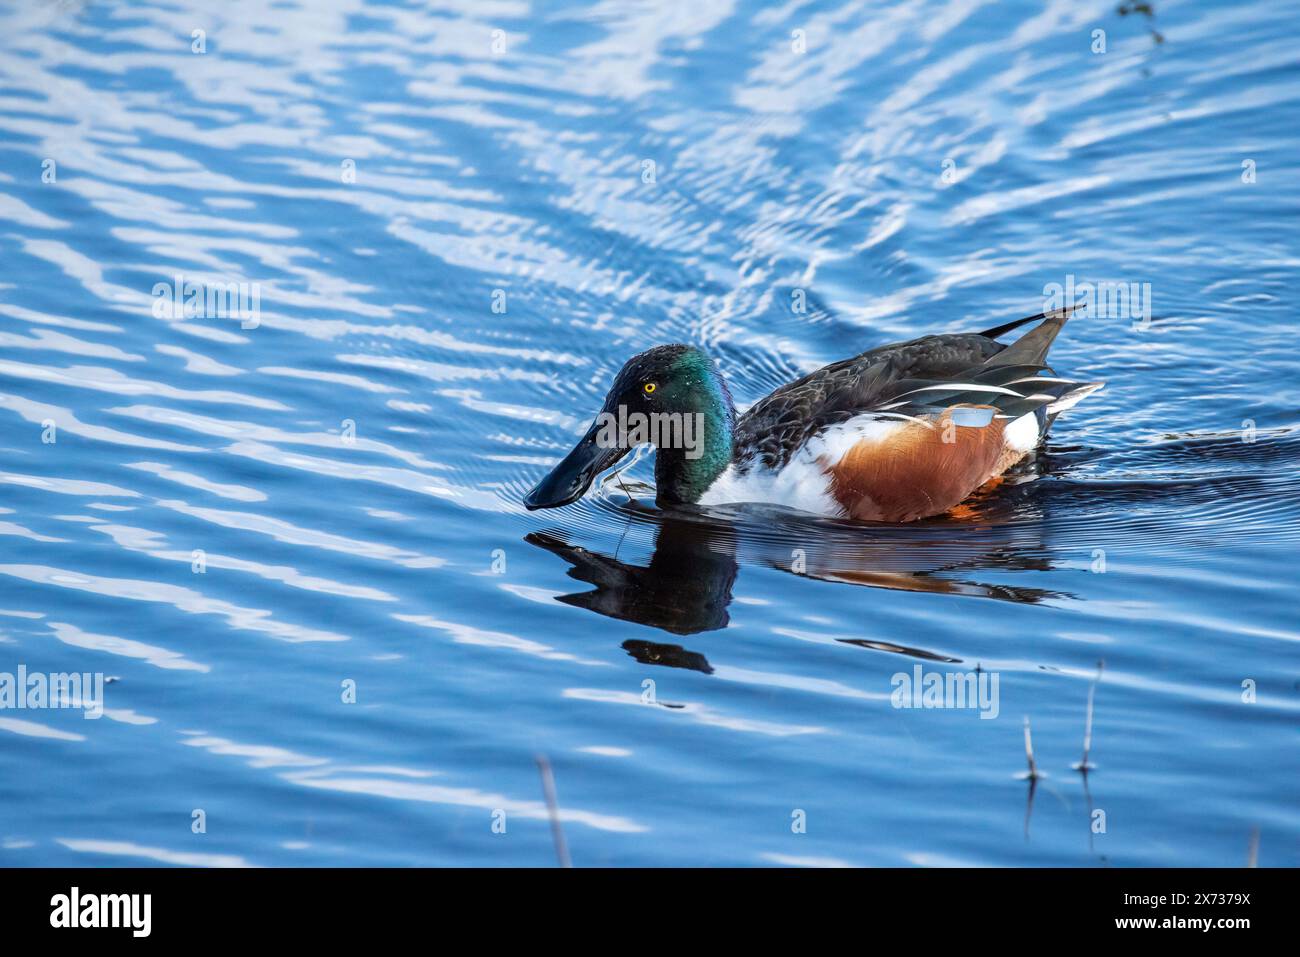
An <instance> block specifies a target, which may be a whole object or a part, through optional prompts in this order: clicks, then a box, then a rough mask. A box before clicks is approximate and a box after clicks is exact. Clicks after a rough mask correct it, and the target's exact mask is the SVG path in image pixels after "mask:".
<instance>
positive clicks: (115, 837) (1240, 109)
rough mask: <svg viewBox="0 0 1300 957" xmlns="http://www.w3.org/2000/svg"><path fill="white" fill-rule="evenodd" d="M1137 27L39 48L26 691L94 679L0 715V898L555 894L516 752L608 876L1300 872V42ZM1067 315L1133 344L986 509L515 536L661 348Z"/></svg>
mask: <svg viewBox="0 0 1300 957" xmlns="http://www.w3.org/2000/svg"><path fill="white" fill-rule="evenodd" d="M1154 6H1155V11H1154V14H1153V15H1150V16H1148V15H1144V14H1142V13H1141V12H1134V13H1129V14H1121V12H1119V11H1118V10H1117V9H1116V5H1115V4H1114V3H1113V2H1075V0H1068V2H1067V0H1053V2H1049V3H1046V4H1039V3H1019V2H1011V3H1006V2H1004V3H993V2H982V0H947V2H938V0H924V2H915V3H887V4H886V3H846V2H840V0H795V2H792V3H787V4H767V5H758V4H740V3H730V2H721V0H719V2H706V3H687V4H670V5H667V6H665V5H663V4H658V3H638V2H623V0H618V2H607V3H599V4H594V5H589V6H585V7H584V6H583V5H574V4H557V3H536V4H534V3H529V2H527V0H503V2H497V3H491V4H477V3H463V4H456V3H433V4H427V5H425V4H420V5H414V4H404V3H385V2H378V0H338V2H334V0H330V2H306V0H302V2H297V0H284V2H278V3H275V4H269V3H261V2H249V3H243V2H240V3H227V4H205V3H197V2H191V0H176V2H172V3H168V4H166V5H159V4H154V3H149V2H144V3H132V4H126V3H117V2H106V3H90V2H85V3H82V2H46V0H42V2H30V3H17V2H15V3H6V4H5V5H4V7H3V9H2V10H0V262H2V263H3V268H2V269H0V671H4V672H15V671H16V670H17V668H18V667H19V666H20V665H22V666H25V667H26V668H27V669H28V671H30V672H60V671H91V672H103V673H105V674H106V675H108V676H109V678H110V679H111V680H110V683H109V684H108V685H107V686H106V690H105V704H106V712H105V715H104V717H103V718H101V719H100V720H97V721H94V720H85V719H83V718H82V717H81V715H80V713H79V712H77V711H74V710H43V711H35V710H29V711H21V712H19V711H0V864H5V865H33V864H56V865H57V864H172V865H181V866H184V865H216V866H227V865H234V866H241V865H292V864H304V865H316V864H355V865H411V864H473V865H483V864H488V865H493V864H503V865H504V864H531V865H549V864H551V863H553V862H554V856H553V851H552V846H551V835H550V830H549V827H548V824H547V810H546V805H545V803H544V801H543V798H542V791H541V787H540V783H539V780H538V776H537V769H536V765H535V763H534V755H535V754H538V753H543V754H546V755H547V756H548V757H549V759H550V761H551V763H552V765H553V766H554V769H555V775H556V781H557V786H558V792H559V799H560V805H561V815H562V819H563V824H564V828H565V833H566V836H567V839H568V844H569V847H570V849H571V851H572V856H573V858H574V860H575V862H576V863H577V864H579V865H602V864H638V863H640V864H664V865H673V864H732V865H735V864H739V865H762V864H814V865H819V864H837V863H844V864H853V865H935V864H940V865H942V864H976V865H1024V864H1035V865H1038V864H1043V865H1100V864H1115V865H1139V864H1147V865H1151V864H1154V865H1172V864H1187V865H1233V866H1235V865H1238V864H1242V863H1244V862H1245V860H1246V855H1247V848H1248V846H1249V845H1250V841H1251V834H1252V832H1253V831H1256V830H1258V832H1259V834H1260V841H1259V847H1260V851H1259V859H1260V863H1262V864H1266V865H1291V866H1294V865H1297V864H1300V815H1298V814H1297V809H1296V785H1297V781H1300V776H1297V772H1298V771H1300V762H1298V761H1297V747H1296V745H1297V739H1296V725H1297V718H1298V717H1300V697H1298V695H1300V691H1298V688H1300V684H1298V679H1300V669H1298V668H1297V652H1296V648H1297V645H1296V641H1297V639H1298V638H1300V632H1298V631H1297V628H1296V620H1297V618H1296V613H1295V588H1296V584H1297V572H1296V554H1297V546H1298V545H1300V531H1298V530H1300V433H1298V432H1297V431H1296V429H1297V425H1300V392H1298V391H1297V389H1298V387H1300V360H1297V356H1296V351H1295V347H1294V342H1295V329H1296V319H1295V306H1294V303H1293V302H1292V300H1293V298H1294V288H1295V277H1296V274H1297V266H1300V244H1298V243H1297V238H1296V237H1297V234H1296V221H1297V214H1300V179H1298V177H1300V171H1298V170H1297V165H1296V156H1297V155H1300V124H1297V122H1296V120H1297V116H1300V63H1298V58H1297V50H1300V23H1298V22H1297V17H1296V11H1295V9H1294V6H1293V5H1289V4H1286V3H1267V2H1264V3H1252V4H1237V3H1229V2H1224V0H1214V2H1208V3H1190V2H1164V0H1158V2H1157V3H1156V4H1155V5H1154ZM1098 30H1101V31H1104V39H1105V51H1104V52H1094V47H1095V46H1096V42H1097V41H1096V36H1097V35H1096V33H1095V31H1098ZM196 31H202V32H201V33H196ZM794 31H802V33H801V34H799V36H800V37H802V39H803V42H804V43H805V44H806V49H805V50H804V51H803V52H798V51H796V50H795V49H794V48H793V47H792V44H793V43H795V39H794V38H793V33H794ZM199 48H201V49H199ZM650 170H653V176H650V175H649V171H650ZM1067 277H1074V279H1073V281H1076V282H1088V281H1092V282H1095V281H1101V280H1117V281H1124V282H1136V283H1149V284H1150V304H1151V314H1150V317H1149V318H1150V322H1149V323H1142V322H1139V323H1135V322H1133V321H1131V320H1130V319H1128V318H1116V317H1111V318H1097V319H1083V320H1077V321H1076V322H1074V323H1072V324H1071V326H1070V327H1069V328H1068V330H1067V333H1066V335H1065V336H1064V337H1063V338H1062V339H1061V341H1060V344H1059V345H1058V347H1057V349H1056V352H1055V353H1054V358H1055V360H1056V361H1057V363H1058V364H1059V366H1060V368H1061V369H1062V370H1063V371H1068V372H1069V373H1070V374H1072V375H1073V376H1075V377H1076V378H1080V379H1104V380H1106V381H1107V382H1108V387H1107V389H1106V390H1105V391H1104V392H1102V393H1100V394H1098V395H1096V396H1094V397H1092V398H1090V399H1088V400H1087V401H1086V402H1085V403H1084V404H1083V405H1081V406H1080V407H1079V408H1078V409H1076V410H1075V411H1074V412H1073V413H1070V414H1067V415H1066V416H1065V417H1063V418H1062V419H1061V420H1060V421H1059V422H1058V424H1057V427H1056V430H1055V434H1054V436H1053V439H1052V442H1051V444H1050V445H1049V447H1048V449H1047V451H1046V453H1045V454H1044V456H1043V457H1042V459H1041V460H1040V461H1039V462H1038V463H1037V464H1036V465H1035V467H1034V469H1033V470H1032V471H1029V472H1026V474H1024V475H1022V476H1020V478H1021V479H1022V480H1021V481H1018V482H1017V483H1014V484H1007V485H1005V486H1003V487H1002V488H1000V489H998V490H996V491H995V492H993V493H992V494H990V495H987V496H985V497H983V498H981V499H979V500H978V501H976V502H974V503H973V504H972V505H971V506H970V507H969V508H968V509H965V510H963V512H962V513H961V514H960V515H959V516H955V517H952V518H944V519H935V520H929V521H925V522H920V523H917V524H915V525H911V526H906V527H879V526H864V525H853V524H851V523H844V522H834V521H828V520H821V519H811V518H808V517H801V516H798V515H795V514H791V513H788V512H781V511H779V510H774V509H764V508H756V507H730V508H718V509H712V510H707V511H699V512H690V513H683V514H672V515H666V514H664V513H662V512H661V511H660V510H658V509H657V508H655V507H654V506H653V504H652V502H653V493H652V491H651V481H652V468H651V458H650V457H649V456H647V455H642V456H639V457H637V458H636V459H635V461H633V462H632V463H631V464H630V466H629V467H628V468H626V469H625V470H623V472H622V473H621V475H620V476H618V477H617V478H611V479H609V480H607V481H605V482H604V483H603V484H602V485H601V486H600V487H599V488H598V489H596V490H594V491H593V492H592V493H591V494H590V495H589V496H588V497H587V498H586V499H584V500H582V501H581V502H579V503H578V504H576V505H574V506H573V507H571V508H568V509H565V510H558V511H551V512H542V513H533V514H529V513H526V512H525V511H524V510H523V508H522V505H521V498H522V495H523V493H524V492H525V491H526V490H527V489H528V487H529V486H530V485H531V484H532V483H533V482H534V481H536V479H537V478H538V477H539V476H540V475H541V474H542V473H543V472H544V471H545V470H546V469H547V468H548V467H549V466H550V465H551V464H553V463H554V462H555V461H556V459H557V457H558V456H559V455H561V454H563V452H564V451H565V450H566V448H567V447H568V445H569V444H570V443H571V442H572V441H573V439H574V438H575V436H576V435H577V434H578V433H579V432H580V430H581V429H582V428H584V427H585V425H586V423H587V422H588V421H589V419H590V416H591V415H592V414H594V412H595V411H596V410H597V408H598V404H599V402H600V400H601V398H602V396H603V394H604V390H605V388H606V386H607V385H608V383H609V381H610V380H611V378H612V376H613V374H614V373H615V372H616V371H617V369H618V368H619V366H620V365H621V364H622V362H623V361H624V359H626V358H627V357H628V356H629V355H631V354H632V353H634V352H637V351H640V350H642V349H644V348H647V347H649V346H650V345H653V344H657V343H662V342H671V341H684V342H690V343H694V344H696V345H699V346H702V347H704V348H706V349H708V350H709V351H710V352H711V353H712V354H713V355H715V356H716V357H717V358H718V360H719V362H720V364H721V367H722V369H723V370H724V372H725V374H726V376H727V378H728V380H729V382H730V384H731V389H732V391H733V393H734V395H735V397H736V399H737V401H738V402H739V403H741V404H742V405H744V404H748V403H751V402H753V401H755V400H756V399H758V398H760V397H762V396H763V395H764V394H765V393H766V392H767V391H769V390H770V389H772V388H773V387H775V386H777V385H779V384H781V383H783V382H785V381H788V380H790V379H791V378H794V377H796V376H798V375H801V374H803V373H805V372H807V371H811V370H812V369H815V368H817V367H818V366H820V365H822V364H824V363H827V362H830V361H833V360H836V359H839V358H842V357H844V356H846V355H850V354H854V353H856V352H859V351H861V350H863V349H865V348H868V347H870V346H873V345H877V344H880V343H883V342H887V341H890V340H893V339H900V338H909V337H912V336H916V335H921V334H923V333H928V332H938V331H958V330H968V331H969V330H975V329H980V328H985V327H987V326H991V325H994V324H997V323H999V322H1002V321H1005V320H1007V319H1010V318H1014V317H1016V316H1020V315H1026V314H1029V313H1031V312H1034V311H1037V310H1038V308H1039V307H1040V305H1041V303H1042V296H1043V291H1044V287H1045V286H1046V285H1047V284H1049V283H1066V282H1067ZM186 282H192V283H197V284H200V286H204V287H211V286H215V284H218V283H248V284H256V289H257V291H258V296H259V301H258V313H257V316H256V319H255V321H246V322H241V321H239V318H238V317H221V316H216V315H208V314H202V315H195V316H188V317H187V316H185V315H183V314H182V315H180V316H171V315H168V314H165V310H160V309H159V308H158V303H159V301H160V295H158V294H157V287H158V285H159V284H163V285H164V286H167V284H173V285H174V284H178V283H179V284H180V285H181V287H182V289H183V287H184V284H185V283H186ZM249 288H250V289H251V288H253V287H252V286H250V287H249ZM796 291H802V292H801V295H802V296H803V297H804V300H805V301H806V308H805V309H803V310H802V311H801V310H799V309H796V308H794V304H795V301H796V295H795V294H796ZM1289 302H1290V303H1291V304H1290V305H1288V303H1289ZM160 312H161V313H164V314H160ZM1099 660H1104V662H1105V666H1104V671H1103V672H1102V679H1101V683H1100V685H1099V686H1098V689H1097V692H1096V712H1095V719H1094V721H1095V727H1094V736H1093V750H1092V760H1093V761H1094V762H1095V764H1096V765H1097V767H1096V769H1095V771H1094V772H1093V773H1092V774H1091V775H1089V777H1088V780H1087V782H1086V784H1087V791H1086V792H1085V787H1084V785H1085V782H1084V781H1083V780H1082V779H1081V778H1080V776H1079V775H1078V774H1077V773H1076V772H1075V771H1073V770H1071V764H1072V763H1073V762H1075V761H1077V760H1079V757H1080V752H1081V746H1082V737H1083V727H1084V710H1085V701H1086V699H1087V694H1088V688H1089V685H1090V683H1091V682H1092V681H1093V680H1094V677H1095V675H1096V673H1097V663H1098V661H1099ZM917 667H920V668H922V669H923V670H925V671H937V672H951V671H961V672H966V671H974V670H976V669H979V672H980V673H982V674H996V675H997V676H998V678H999V713H998V716H997V718H996V719H993V720H982V719H981V718H980V716H979V714H978V712H976V711H974V710H955V709H948V710H904V709H897V708H894V707H893V706H892V705H891V701H890V692H891V691H892V689H893V684H892V677H893V676H894V675H895V674H896V673H898V672H905V673H907V674H909V675H910V674H912V673H913V669H914V668H917ZM1243 688H1247V689H1253V694H1245V693H1244V692H1243ZM352 695H354V696H355V700H350V698H351V697H352ZM1026 717H1027V718H1029V720H1030V721H1031V723H1032V728H1033V736H1034V743H1035V748H1036V751H1037V757H1038V761H1039V764H1040V766H1041V767H1042V768H1043V770H1045V771H1046V773H1047V777H1046V778H1045V779H1044V781H1043V782H1041V785H1040V787H1038V788H1037V790H1036V794H1035V795H1034V796H1033V802H1032V804H1031V803H1030V802H1029V798H1030V795H1029V794H1028V793H1027V787H1026V783H1025V781H1024V780H1023V779H1021V778H1020V777H1019V776H1018V775H1019V774H1020V772H1021V771H1022V770H1023V768H1024V763H1025V762H1024V752H1023V743H1022V742H1023V731H1022V723H1023V720H1024V719H1025V718H1026ZM197 810H202V811H203V812H204V819H205V821H206V832H205V833H195V832H194V829H193V827H192V825H193V822H194V820H195V812H196V811H197ZM1096 810H1100V811H1101V812H1103V822H1104V829H1101V830H1099V829H1098V828H1097V826H1096V822H1097V820H1098V818H1097V815H1096V814H1095V813H1094V812H1095V811H1096ZM798 811H802V812H804V815H805V816H806V821H807V827H806V833H796V832H795V829H792V826H791V825H792V820H794V818H795V817H797V812H798ZM501 812H504V817H503V818H502V815H501ZM502 819H503V820H505V821H506V829H505V833H504V834H501V833H496V831H495V830H494V828H493V823H494V821H497V820H502ZM496 830H499V828H497V829H496Z"/></svg>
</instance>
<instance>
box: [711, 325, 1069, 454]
mask: <svg viewBox="0 0 1300 957" xmlns="http://www.w3.org/2000/svg"><path fill="white" fill-rule="evenodd" d="M1067 316H1068V311H1061V312H1056V313H1051V314H1050V315H1038V316H1030V317H1029V318H1027V319H1021V320H1017V321H1016V322H1014V323H1008V324H1006V325H1005V326H999V327H997V328H995V329H990V330H988V332H989V333H992V334H994V335H1000V334H1002V333H1004V332H1007V331H1010V330H1011V329H1013V328H1015V327H1017V326H1020V325H1023V324H1025V323H1028V322H1033V321H1035V320H1038V319H1045V320H1046V321H1045V322H1043V323H1042V325H1040V326H1038V327H1037V328H1035V329H1033V330H1032V331H1031V332H1029V333H1028V334H1026V335H1024V336H1022V337H1021V338H1020V339H1018V340H1017V341H1016V342H1015V343H1013V344H1012V345H1010V346H1004V345H1002V344H1001V343H999V342H995V341H993V339H992V338H991V336H989V335H986V334H984V333H963V334H953V335H938V336H924V337H922V338H920V339H913V340H911V341H910V342H900V343H893V344H891V345H886V346H879V347H877V348H875V349H870V350H868V351H867V352H864V353H862V354H861V355H859V356H855V357H853V358H851V359H844V360H842V361H840V362H835V363H832V364H831V365H828V366H826V367H825V368H822V369H818V370H817V371H816V372H813V373H811V374H809V375H806V376H804V377H803V378H802V379H798V380H796V381H794V382H791V383H789V384H788V385H784V386H782V387H781V388H779V389H777V390H776V391H775V392H773V393H772V394H771V395H769V396H767V397H766V398H764V399H761V400H759V401H758V402H757V403H755V404H754V405H753V406H752V407H751V408H750V409H749V410H748V411H746V412H745V414H744V415H742V416H740V418H739V419H738V420H737V421H736V431H735V459H736V461H737V463H738V464H740V465H741V466H742V467H743V466H744V465H746V464H752V463H754V462H761V463H762V464H763V465H765V466H766V467H768V468H780V467H781V466H782V465H784V464H785V463H786V462H788V461H789V460H790V457H791V456H792V455H793V454H794V452H795V450H796V449H798V448H799V447H800V446H802V445H803V443H804V442H805V441H807V440H808V438H809V437H811V436H813V435H815V434H817V433H818V432H820V431H822V430H823V429H825V428H827V427H828V426H831V425H834V424H835V423H837V422H843V421H846V420H848V419H851V418H853V417H854V416H856V415H861V414H862V413H864V412H871V411H880V412H882V413H889V414H893V415H920V414H927V413H930V412H934V411H937V410H940V409H943V408H945V407H948V406H951V405H956V404H959V403H970V404H978V405H992V406H994V407H995V408H996V409H997V412H998V414H999V415H1006V416H1018V415H1022V414H1024V413H1025V412H1029V411H1033V410H1034V409H1036V408H1039V407H1041V406H1044V405H1046V404H1047V403H1049V402H1050V401H1052V400H1053V399H1054V398H1055V397H1056V396H1057V395H1059V394H1061V393H1063V392H1064V391H1066V390H1067V389H1068V388H1069V387H1070V386H1072V385H1075V384H1076V383H1069V382H1065V381H1064V380H1059V379H1054V378H1044V379H1042V380H1039V381H1036V382H1035V383H1033V384H1032V386H1031V387H1028V388H1026V386H1025V385H1023V384H1019V383H1017V380H1024V379H1028V378H1030V377H1032V376H1036V375H1038V374H1039V373H1041V372H1044V371H1046V372H1048V373H1050V372H1051V370H1050V369H1049V368H1048V367H1047V366H1046V365H1044V363H1043V360H1044V359H1045V358H1046V357H1047V351H1048V349H1049V348H1050V347H1051V344H1052V340H1053V339H1055V338H1056V334H1057V333H1058V332H1060V329H1061V326H1062V325H1063V324H1064V322H1065V320H1066V318H1067ZM1010 383H1017V384H1016V386H1015V387H1014V388H1009V384H1010ZM944 386H949V387H950V388H943V387H944ZM972 386H975V387H976V388H971V387H972ZM991 387H997V388H1000V389H1002V390H1004V391H1001V392H997V391H990V388H991Z"/></svg>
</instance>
